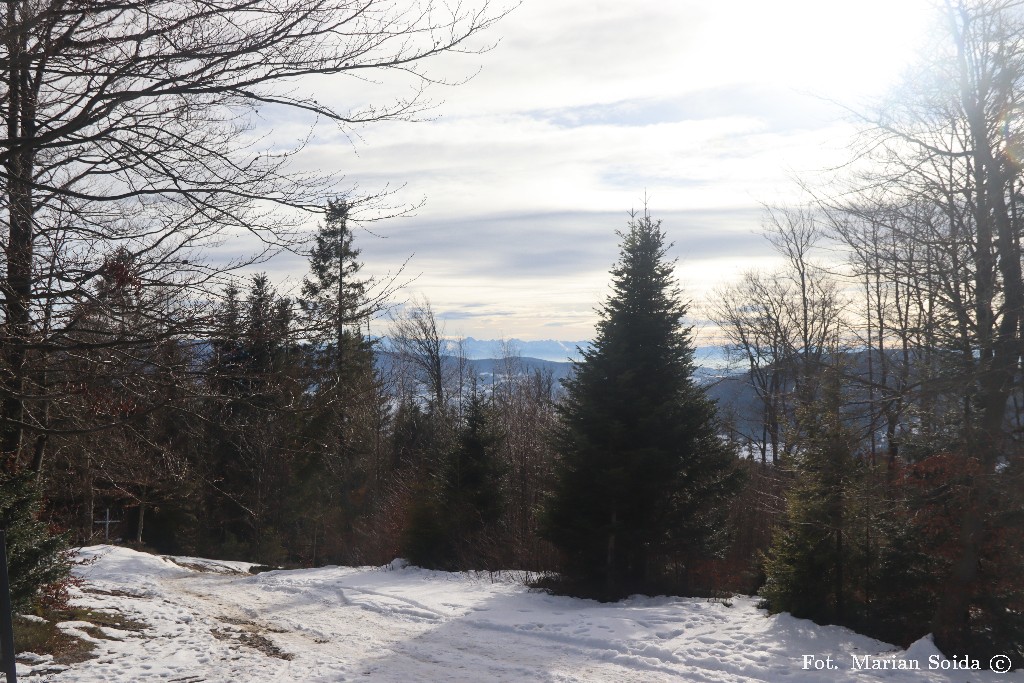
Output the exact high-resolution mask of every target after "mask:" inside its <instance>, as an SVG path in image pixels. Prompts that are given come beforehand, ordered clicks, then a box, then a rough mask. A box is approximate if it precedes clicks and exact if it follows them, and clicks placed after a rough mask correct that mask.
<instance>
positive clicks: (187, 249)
mask: <svg viewBox="0 0 1024 683" xmlns="http://www.w3.org/2000/svg"><path fill="white" fill-rule="evenodd" d="M504 12H505V11H504V10H497V11H495V10H494V9H493V8H492V7H490V6H489V3H488V0H480V2H477V3H456V4H451V5H448V4H445V3H443V2H426V3H419V2H412V1H409V2H406V1H405V0H365V1H360V2H354V1H352V0H283V2H269V1H267V0H255V1H254V2H249V1H245V2H243V1H241V0H212V1H205V0H202V1H200V0H185V1H183V2H182V1H179V0H139V1H138V2H129V3H124V2H113V1H112V0H100V1H98V2H87V3H79V2H68V1H67V0H11V1H10V2H8V3H6V8H5V12H4V14H3V16H2V17H0V105H2V108H0V111H2V112H3V114H2V116H3V123H4V124H5V126H6V130H5V136H4V137H3V139H2V140H0V204H2V209H3V211H4V212H5V213H6V226H5V229H4V231H3V235H2V237H0V240H2V242H3V247H4V252H3V270H4V274H3V277H2V279H0V296H2V302H0V303H2V311H3V320H2V349H3V350H2V358H0V365H2V367H0V395H2V402H0V452H2V454H3V458H4V460H5V462H4V465H5V467H6V468H7V469H8V471H10V470H13V469H16V468H17V467H18V466H19V465H18V464H19V462H20V461H21V460H23V457H22V450H23V441H24V439H23V437H24V434H25V432H26V430H28V432H29V433H31V434H44V433H46V432H47V431H51V430H52V429H53V427H51V426H50V425H49V424H48V423H47V417H46V406H47V405H48V402H49V396H50V394H51V389H52V387H50V386H49V385H48V381H47V379H46V378H45V373H46V370H45V368H46V367H47V366H48V364H49V363H52V362H56V361H57V359H60V358H62V354H66V353H67V352H68V351H69V350H73V349H82V348H88V347H89V346H90V345H91V344H92V345H95V344H102V345H103V346H105V347H108V348H114V347H117V348H131V347H132V346H133V345H137V344H140V343H143V342H149V341H151V340H150V339H147V340H142V339H137V338H124V337H119V336H117V335H114V334H107V335H106V336H105V337H104V338H103V339H100V340H93V341H89V340H86V339H84V338H81V337H80V336H79V337H76V336H75V335H74V334H71V333H70V332H69V331H70V330H72V329H73V328H74V327H75V326H76V325H79V326H80V324H81V321H80V319H78V318H77V317H76V312H77V311H79V310H82V306H84V305H85V304H87V303H88V302H90V301H92V300H94V299H95V298H96V297H97V291H98V290H97V286H96V283H97V281H98V279H99V278H100V277H101V276H102V275H103V274H104V273H108V272H109V268H107V266H105V264H109V259H110V257H111V255H112V254H123V255H124V260H125V261H126V262H129V263H131V264H132V267H131V270H132V272H133V273H134V277H137V278H138V283H139V285H140V286H141V287H143V288H162V289H164V290H165V291H166V292H167V294H166V296H165V302H166V303H165V306H163V307H162V308H160V309H159V310H154V311H149V313H148V314H149V315H150V316H152V317H153V318H154V319H159V320H160V321H161V324H160V325H159V329H160V334H161V335H163V336H164V337H168V338H169V337H174V336H181V335H184V334H187V333H192V331H193V330H194V329H195V326H196V324H197V323H198V322H201V320H202V315H203V314H205V313H206V311H204V310H203V309H202V307H201V306H199V305H198V303H199V302H201V301H202V300H204V299H205V298H207V291H208V290H207V287H208V285H209V284H211V282H214V281H216V280H217V279H218V278H219V277H220V276H221V275H223V274H224V273H226V272H229V271H230V270H231V268H232V267H234V266H238V265H241V264H244V263H248V262H251V258H252V257H249V256H243V257H239V258H237V259H235V260H234V261H233V262H231V263H226V264H225V263H215V262H212V261H208V260H206V259H205V258H204V250H207V249H210V248H211V247H214V246H217V245H218V244H221V243H223V242H224V241H227V240H231V239H235V238H237V237H238V236H239V235H243V234H248V235H250V236H254V237H255V238H256V240H257V242H256V243H257V244H262V248H261V249H257V250H256V256H257V257H258V256H259V255H260V254H261V253H265V251H266V250H269V249H273V248H276V247H280V246H284V245H287V244H289V243H290V239H291V237H292V236H293V234H292V232H291V229H293V228H296V227H298V226H299V224H300V223H301V221H302V217H301V212H302V211H309V210H316V209H317V207H322V206H323V203H324V196H323V195H324V193H325V192H326V191H327V190H328V189H329V188H331V187H332V183H333V181H334V179H333V178H332V177H331V176H330V174H322V173H300V172H294V171H292V170H290V168H289V161H290V160H291V158H292V157H293V156H294V154H295V153H296V152H297V151H298V149H299V148H300V147H301V142H299V143H295V144H293V145H292V148H291V149H289V148H288V147H287V145H285V146H282V144H281V141H279V140H274V139H268V140H264V139H263V138H262V137H261V135H260V134H259V132H258V131H257V130H256V124H257V121H258V120H259V117H260V116H261V115H263V113H264V112H270V113H271V115H279V114H281V113H283V112H284V111H287V112H290V114H289V115H290V116H292V117H298V118H300V119H301V118H303V117H305V118H307V119H308V120H310V121H316V120H323V121H328V122H332V123H336V124H338V125H340V126H342V127H343V129H347V130H351V129H352V127H354V126H358V125H361V124H365V123H371V122H375V121H381V120H388V119H411V118H415V117H416V116H417V115H419V114H421V113H422V112H423V111H424V110H425V109H426V108H428V107H429V106H430V103H429V102H428V101H427V100H425V99H424V88H425V87H426V85H427V84H429V83H431V82H432V81H434V80H435V79H432V78H431V76H430V75H429V74H428V73H427V72H426V71H425V68H424V67H425V64H426V62H427V61H429V60H430V59H431V58H432V57H435V56H437V55H441V54H444V53H450V52H467V51H468V52H472V51H475V50H479V49H486V47H487V46H486V45H481V44H479V43H476V42H474V39H475V37H476V36H478V34H480V33H481V32H482V31H484V30H485V29H487V28H488V27H489V26H491V25H492V24H493V23H494V22H495V21H496V20H497V19H499V18H500V17H501V16H502V15H503V14H504ZM375 74H376V75H375ZM392 76H396V77H401V78H404V79H406V80H405V81H404V83H405V85H407V86H409V87H410V90H408V92H409V95H408V96H407V97H398V98H397V99H390V100H387V99H385V100H384V101H383V103H382V102H374V101H373V96H372V88H370V89H369V90H368V88H367V86H368V85H369V84H372V83H373V82H374V79H378V80H379V79H381V78H384V77H388V78H390V77H392ZM322 77H329V80H326V81H324V80H319V81H317V80H316V79H319V78H322ZM307 83H308V85H304V84H307ZM324 83H329V84H330V85H331V87H341V88H345V87H347V88H348V89H349V90H348V92H349V93H350V94H351V96H350V97H349V98H348V104H346V105H332V104H329V103H327V102H326V101H324V100H323V99H322V98H319V97H318V96H317V94H316V92H317V90H316V88H317V87H319V86H322V84H324ZM385 98H387V96H386V95H385ZM268 207H271V208H269V209H268ZM273 207H278V208H279V209H289V210H295V211H299V212H300V213H299V214H296V213H288V212H287V211H285V212H284V213H282V211H281V210H276V209H274V208H273ZM236 253H237V252H236ZM47 357H49V360H47V359H46V358H47Z"/></svg>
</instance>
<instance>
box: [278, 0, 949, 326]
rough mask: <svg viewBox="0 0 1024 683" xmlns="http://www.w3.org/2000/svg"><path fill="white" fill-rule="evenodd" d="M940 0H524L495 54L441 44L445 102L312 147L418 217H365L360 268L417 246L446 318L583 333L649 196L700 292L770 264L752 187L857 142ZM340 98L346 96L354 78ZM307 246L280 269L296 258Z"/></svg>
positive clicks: (768, 191) (416, 262)
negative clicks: (410, 118)
mask: <svg viewBox="0 0 1024 683" xmlns="http://www.w3.org/2000/svg"><path fill="white" fill-rule="evenodd" d="M931 5H932V2H930V0H855V1H854V0H828V1H824V0H773V1H772V2H767V1H764V0H733V1H731V2H717V1H715V0H703V1H695V0H672V1H671V2H668V1H666V0H633V1H631V2H628V3H627V2H622V1H621V0H557V1H556V0H524V1H523V3H522V4H521V5H520V6H519V7H518V8H516V9H515V10H514V11H513V12H512V13H511V14H510V15H509V16H508V17H506V18H505V19H504V20H502V21H501V22H500V23H499V24H498V25H497V26H496V27H495V29H494V30H493V31H492V32H491V33H490V34H489V35H488V36H487V38H489V39H493V40H500V42H499V43H498V44H497V45H496V46H495V47H494V49H492V50H491V51H489V52H487V53H486V54H482V55H459V56H457V57H448V58H446V59H444V60H442V61H441V62H439V63H437V64H433V65H431V73H432V75H434V76H439V77H448V78H454V79H458V78H462V77H464V76H465V75H467V74H472V73H474V72H475V71H476V69H477V68H478V67H479V68H480V71H479V73H478V74H477V75H476V76H475V77H474V78H472V79H471V80H470V81H469V82H468V83H465V84H463V85H459V86H458V87H451V88H447V87H441V88H435V89H433V90H432V91H431V96H432V97H433V98H434V99H435V100H437V101H438V106H437V107H436V109H434V110H433V113H432V116H433V119H432V120H430V121H422V122H416V123H386V124H378V125H373V126H368V127H366V128H363V129H361V130H359V131H358V136H356V137H354V138H346V137H344V136H341V135H337V136H332V135H329V134H327V135H321V136H320V137H318V138H317V139H316V140H315V141H314V142H313V144H311V145H310V146H309V148H308V149H307V151H306V157H305V163H307V164H311V165H317V164H319V165H323V166H329V167H331V168H333V169H335V170H340V171H342V172H343V173H345V176H346V181H347V182H354V183H358V185H359V187H360V189H362V190H364V191H372V190H378V189H381V188H383V187H390V188H394V189H396V190H397V194H396V195H395V196H394V197H393V199H394V200H395V201H398V202H408V203H416V202H418V201H419V200H421V199H423V198H425V200H426V201H425V204H424V205H423V206H422V207H421V208H419V209H418V210H416V211H415V215H413V216H411V217H404V218H396V219H392V220H388V221H382V222H378V223H374V224H373V225H372V229H373V230H374V231H375V232H376V233H377V234H378V235H380V236H381V237H380V238H378V237H374V236H372V235H370V234H368V233H363V232H360V233H357V242H358V244H359V246H361V248H362V250H363V260H364V262H365V264H366V269H367V270H368V271H369V272H372V273H384V272H386V271H389V270H394V269H396V268H397V267H398V266H399V265H400V264H401V263H402V262H403V261H405V260H406V259H408V258H409V257H410V256H411V257H412V258H411V260H410V261H409V265H408V266H407V268H406V273H407V274H409V275H414V276H418V277H417V278H416V280H415V282H413V283H412V284H411V285H410V286H409V287H408V288H407V289H406V293H405V294H404V295H403V296H406V297H407V296H410V295H425V296H426V297H428V298H429V299H430V301H431V303H432V305H433V307H434V310H435V312H437V313H438V314H439V315H440V317H441V318H443V319H444V320H445V325H446V330H447V332H448V333H449V334H462V335H469V336H474V337H477V338H503V337H504V338H509V337H518V338H521V339H550V338H554V339H563V340H581V339H587V338H589V337H590V336H591V335H592V333H593V325H594V322H595V320H596V314H595V313H594V307H595V306H596V305H597V304H598V303H599V302H600V301H601V300H602V299H603V298H604V297H605V296H606V294H607V292H608V284H607V283H608V269H609V267H610V266H611V265H612V264H613V263H614V261H615V259H616V255H617V238H616V236H615V231H616V230H617V229H621V228H622V227H624V226H625V224H626V222H627V220H628V214H629V211H630V210H631V209H640V208H642V206H643V203H644V198H645V197H646V198H647V203H648V206H649V209H650V211H651V213H652V215H653V216H654V217H655V218H660V219H662V221H663V225H664V227H665V228H666V230H667V232H668V234H669V236H670V238H671V239H672V240H673V241H674V242H675V248H674V250H673V254H674V255H675V256H677V257H678V258H679V269H678V274H679V278H680V280H681V282H682V283H683V285H684V288H685V289H686V291H687V293H688V295H689V296H690V297H691V298H692V299H693V300H694V302H695V303H699V302H701V301H702V300H703V299H704V298H706V297H707V296H708V295H709V293H710V292H711V291H712V290H713V288H714V286H716V285H718V284H720V283H724V282H727V281H729V280H730V279H733V278H735V277H737V276H738V275H739V273H740V272H742V271H743V270H744V269H748V268H752V267H770V266H771V252H770V250H768V249H767V248H766V247H765V244H764V243H763V240H762V239H761V238H760V237H759V235H758V231H759V228H760V216H761V208H760V207H761V205H762V204H764V203H780V202H787V201H797V200H798V199H799V193H798V190H797V182H796V179H797V178H801V179H804V180H807V181H810V182H813V181H814V178H815V177H816V176H817V174H818V173H819V172H820V171H821V170H822V169H826V168H828V167H831V166H833V165H835V164H838V163H841V162H842V161H843V160H844V159H846V158H847V156H848V152H847V151H846V150H847V145H848V144H849V142H850V135H851V132H852V130H853V126H852V124H851V123H850V116H849V114H848V113H847V111H846V110H845V109H844V107H849V108H853V109H854V110H863V109H864V108H865V107H866V106H867V104H868V103H869V102H870V101H871V100H872V98H875V97H878V96H880V95H882V94H884V93H885V92H886V91H887V90H888V89H889V87H891V85H892V83H893V82H895V81H896V79H897V78H898V76H899V74H900V73H901V71H902V70H903V68H904V67H905V65H906V64H907V63H908V62H909V61H910V60H912V59H913V56H914V53H915V50H916V49H918V46H919V44H920V41H921V37H922V35H923V33H924V29H925V27H927V26H928V25H929V23H930V21H931V14H930V12H929V9H928V8H929V7H930V6H931ZM325 92H327V93H329V94H328V96H329V97H332V98H337V100H336V101H338V102H343V101H344V97H345V92H344V89H340V90H338V89H334V88H333V87H329V88H327V89H326V90H325ZM302 265H303V264H302V263H301V262H299V261H297V260H295V259H294V258H293V259H282V260H280V261H277V262H274V263H272V264H269V266H268V269H269V270H271V271H274V272H275V274H276V275H277V276H278V277H279V278H280V277H285V276H288V275H289V274H290V275H291V276H292V277H293V278H300V277H301V270H302Z"/></svg>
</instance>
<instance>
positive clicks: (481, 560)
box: [403, 385, 504, 569]
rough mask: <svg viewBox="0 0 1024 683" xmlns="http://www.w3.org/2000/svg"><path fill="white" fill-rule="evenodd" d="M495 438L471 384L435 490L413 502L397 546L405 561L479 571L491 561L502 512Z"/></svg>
mask: <svg viewBox="0 0 1024 683" xmlns="http://www.w3.org/2000/svg"><path fill="white" fill-rule="evenodd" d="M501 438H502V437H501V434H499V433H498V432H497V431H496V427H495V419H494V416H493V414H492V410H491V408H490V407H489V406H488V405H487V401H486V398H485V397H484V396H483V395H482V394H481V393H480V392H478V391H477V390H476V386H475V385H474V387H473V391H472V393H471V394H470V398H469V405H468V406H467V408H466V417H465V424H464V425H463V426H462V427H461V430H460V432H459V436H458V442H457V443H456V444H455V446H454V448H453V449H452V450H451V452H449V453H447V454H446V457H445V459H444V461H443V462H442V464H441V471H440V472H439V476H438V478H437V486H434V487H431V486H422V487H421V488H420V490H419V491H417V496H416V500H415V501H414V502H413V506H412V510H411V512H410V520H409V526H408V528H407V529H406V533H405V538H404V543H403V545H404V551H405V553H406V555H407V556H408V558H409V560H410V561H411V562H413V563H414V564H417V565H419V566H421V567H431V568H440V569H480V568H482V567H485V566H490V565H491V564H492V563H493V560H494V559H496V555H497V549H498V545H499V538H498V536H499V534H498V530H497V526H498V523H499V520H500V519H501V515H502V512H503V510H504V496H503V495H502V494H503V492H502V477H503V474H504V472H503V469H504V468H503V467H502V464H501V463H500V462H499V460H498V446H499V445H500V443H501Z"/></svg>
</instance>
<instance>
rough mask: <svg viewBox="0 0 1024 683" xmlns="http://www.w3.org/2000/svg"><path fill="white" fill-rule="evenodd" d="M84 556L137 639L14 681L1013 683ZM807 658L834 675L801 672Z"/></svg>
mask: <svg viewBox="0 0 1024 683" xmlns="http://www.w3.org/2000/svg"><path fill="white" fill-rule="evenodd" d="M82 554H83V555H85V556H87V557H94V558H97V559H96V561H95V562H94V563H93V564H91V565H88V566H84V567H81V568H79V569H78V573H79V574H80V575H81V576H82V577H83V578H84V579H85V583H84V584H83V586H82V588H81V589H80V590H79V589H76V602H77V603H79V604H83V605H88V606H89V607H92V608H94V609H106V610H116V611H120V612H122V613H124V614H125V615H126V616H129V617H131V618H133V619H137V620H139V621H143V622H145V623H146V624H148V627H147V628H146V629H145V630H143V631H140V632H127V631H124V632H115V631H112V630H109V629H108V630H107V631H106V633H107V634H108V635H110V636H114V637H116V638H120V640H107V639H99V640H98V644H97V649H96V653H97V655H98V656H96V657H94V658H93V659H90V660H88V661H86V662H82V663H80V664H75V665H73V666H72V667H71V668H70V669H68V670H65V671H63V672H60V673H53V672H51V673H42V672H43V671H45V670H46V669H47V668H48V666H47V665H46V664H45V663H40V664H38V665H34V666H28V665H20V666H19V674H20V677H23V678H24V679H25V680H47V681H76V682H83V683H87V682H91V681H103V682H113V681H132V682H135V681H176V682H178V683H186V682H187V683H198V682H199V681H206V682H210V683H213V682H215V681H225V682H227V681H230V682H232V683H247V682H249V681H301V682H306V681H352V680H363V681H366V680H369V681H374V682H376V681H385V682H386V681H396V682H397V681H402V682H403V683H404V682H406V681H445V682H455V681H472V682H474V683H479V682H489V681H565V682H568V681H581V682H582V681H587V682H589V681H623V682H628V681H637V682H640V681H643V682H647V681H695V682H705V683H739V682H745V681H784V680H798V681H830V682H831V681H840V682H843V681H877V680H882V681H921V682H924V681H942V682H948V683H952V682H959V681H972V683H978V682H988V681H1021V682H1022V683H1024V672H1020V671H1018V672H1014V673H1010V674H1003V675H1000V674H995V673H992V672H977V671H969V672H965V671H957V672H950V671H945V672H944V671H930V670H928V656H929V655H931V654H934V653H935V652H936V651H935V650H934V647H933V646H931V645H930V643H928V642H926V641H921V642H920V643H918V644H915V646H914V647H913V648H912V650H913V652H910V653H907V652H903V651H902V650H898V649H896V648H894V647H893V646H890V645H887V644H885V643H881V642H879V641H876V640H872V639H870V638H867V637H864V636H860V635H857V634H855V633H852V632H851V631H848V630H846V629H843V628H838V627H821V626H816V625H814V624H812V623H811V622H807V621H803V620H798V619H793V618H791V617H789V616H788V615H780V616H776V617H767V616H765V614H764V612H762V611H759V610H757V609H756V607H755V600H754V599H753V598H739V599H736V600H734V601H733V604H732V606H727V605H725V604H722V603H718V602H708V601H702V600H692V599H679V598H663V597H662V598H641V597H636V598H632V599H629V600H626V601H623V602H620V603H616V604H600V603H596V602H592V601H587V600H576V599H572V598H564V597H556V596H551V595H546V594H543V593H536V592H531V591H529V590H528V589H527V588H524V587H523V586H521V585H518V584H516V583H513V582H511V581H491V579H490V578H489V577H488V575H486V574H481V575H470V574H449V573H445V572H432V571H426V570H421V569H416V568H403V569H396V568H383V569H382V568H345V567H329V568H321V569H309V570H297V571H283V572H266V573H263V574H259V575H256V576H252V575H248V574H243V573H240V572H239V571H237V570H239V569H244V565H242V564H241V563H215V562H210V561H204V560H196V559H190V558H176V559H177V563H175V562H172V561H170V560H168V559H164V558H160V557H155V556H151V555H144V554H141V553H137V552H134V551H131V550H127V549H124V548H115V547H112V546H97V547H93V548H87V549H85V550H84V551H83V553H82ZM179 563H184V564H194V565H195V566H196V567H201V568H203V569H204V570H205V571H198V570H197V569H189V568H186V567H183V566H181V564H179ZM211 570H213V571H211ZM232 570H235V571H232ZM805 655H811V656H813V657H814V658H815V659H816V660H817V661H818V662H820V663H821V665H823V666H824V665H825V662H826V661H829V660H826V658H827V657H830V658H831V660H830V661H831V663H832V665H833V666H836V667H838V668H837V669H832V670H815V669H813V668H808V669H804V668H803V667H804V664H805V660H804V656H805ZM854 655H856V656H858V657H863V655H878V656H879V657H894V656H895V657H898V658H905V657H907V656H908V655H910V656H917V657H918V658H919V659H918V660H915V661H920V665H921V667H922V670H921V671H909V672H907V671H901V672H896V671H869V670H856V669H853V668H851V667H852V661H853V660H852V656H854ZM33 674H36V675H35V676H33Z"/></svg>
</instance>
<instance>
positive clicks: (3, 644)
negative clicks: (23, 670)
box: [0, 529, 18, 683]
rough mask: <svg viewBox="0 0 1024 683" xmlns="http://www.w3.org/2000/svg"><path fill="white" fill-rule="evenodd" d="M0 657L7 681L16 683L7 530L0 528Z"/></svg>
mask: <svg viewBox="0 0 1024 683" xmlns="http://www.w3.org/2000/svg"><path fill="white" fill-rule="evenodd" d="M0 659H2V660H3V662H2V663H3V671H4V673H5V674H6V675H7V683H18V668H17V664H15V661H14V624H13V623H12V622H11V581H10V577H8V575H7V531H6V530H5V529H0Z"/></svg>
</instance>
